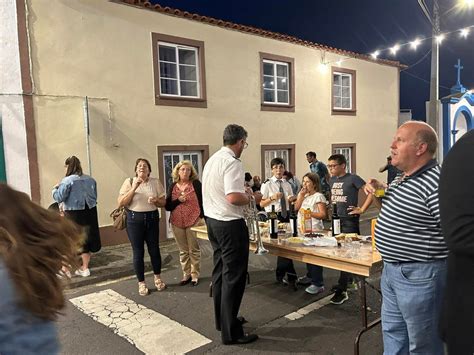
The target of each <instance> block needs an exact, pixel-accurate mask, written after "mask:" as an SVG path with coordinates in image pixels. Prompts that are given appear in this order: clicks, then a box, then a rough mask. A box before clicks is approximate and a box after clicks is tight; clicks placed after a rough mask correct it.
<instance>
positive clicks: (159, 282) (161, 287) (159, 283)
mask: <svg viewBox="0 0 474 355" xmlns="http://www.w3.org/2000/svg"><path fill="white" fill-rule="evenodd" d="M155 286H156V289H157V290H158V291H163V290H164V289H165V288H166V284H165V283H164V282H163V280H162V279H157V278H155Z"/></svg>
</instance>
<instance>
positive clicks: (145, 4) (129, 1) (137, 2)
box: [109, 0, 408, 69]
mask: <svg viewBox="0 0 474 355" xmlns="http://www.w3.org/2000/svg"><path fill="white" fill-rule="evenodd" d="M109 1H110V2H113V3H117V4H123V5H129V6H134V7H137V8H142V9H147V10H151V11H156V12H159V13H162V14H165V15H169V16H175V17H180V18H184V19H187V20H191V21H196V22H201V23H206V24H209V25H213V26H217V27H221V28H225V29H228V30H234V31H239V32H243V33H247V34H252V35H256V36H261V37H265V38H270V39H275V40H278V41H283V42H288V43H293V44H297V45H300V46H304V47H310V48H315V49H320V50H323V51H327V52H331V53H336V54H340V55H343V56H345V57H350V58H354V59H361V60H365V61H368V62H371V63H376V64H383V65H387V66H391V67H396V68H399V69H406V68H407V67H408V66H406V65H405V64H401V63H400V62H399V61H394V60H388V59H373V58H372V57H371V56H370V55H367V54H361V53H357V52H352V51H348V50H344V49H339V48H334V47H330V46H327V45H323V44H319V43H315V42H311V41H307V40H303V39H301V38H298V37H294V36H290V35H285V34H282V33H278V32H272V31H268V30H264V29H261V28H257V27H252V26H247V25H240V24H238V23H234V22H230V21H225V20H222V19H216V18H214V17H210V16H203V15H199V14H196V13H190V12H188V11H182V10H179V9H176V8H171V7H169V6H161V5H160V4H152V3H150V2H149V1H143V0H109Z"/></svg>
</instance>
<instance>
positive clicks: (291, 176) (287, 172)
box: [283, 170, 293, 179]
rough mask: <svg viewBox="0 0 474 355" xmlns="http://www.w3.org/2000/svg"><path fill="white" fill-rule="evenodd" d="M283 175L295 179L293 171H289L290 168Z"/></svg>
mask: <svg viewBox="0 0 474 355" xmlns="http://www.w3.org/2000/svg"><path fill="white" fill-rule="evenodd" d="M283 176H287V177H288V179H293V174H292V173H291V171H288V170H285V172H284V173H283Z"/></svg>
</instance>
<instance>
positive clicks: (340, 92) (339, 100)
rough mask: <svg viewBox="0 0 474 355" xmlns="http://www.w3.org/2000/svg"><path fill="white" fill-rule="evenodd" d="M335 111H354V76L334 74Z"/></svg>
mask: <svg viewBox="0 0 474 355" xmlns="http://www.w3.org/2000/svg"><path fill="white" fill-rule="evenodd" d="M332 93H333V103H334V106H333V109H339V110H351V109H352V74H348V73H339V72H334V73H333V91H332Z"/></svg>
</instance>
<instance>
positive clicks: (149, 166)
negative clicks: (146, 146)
mask: <svg viewBox="0 0 474 355" xmlns="http://www.w3.org/2000/svg"><path fill="white" fill-rule="evenodd" d="M141 161H144V162H145V163H146V165H148V170H149V171H150V172H149V173H148V176H150V174H151V164H150V162H149V161H148V159H145V158H138V159H137V161H136V162H135V169H133V171H134V172H135V176H137V166H138V164H139V163H140V162H141Z"/></svg>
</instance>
